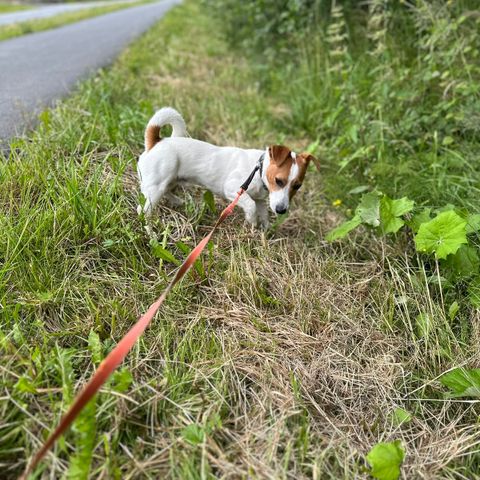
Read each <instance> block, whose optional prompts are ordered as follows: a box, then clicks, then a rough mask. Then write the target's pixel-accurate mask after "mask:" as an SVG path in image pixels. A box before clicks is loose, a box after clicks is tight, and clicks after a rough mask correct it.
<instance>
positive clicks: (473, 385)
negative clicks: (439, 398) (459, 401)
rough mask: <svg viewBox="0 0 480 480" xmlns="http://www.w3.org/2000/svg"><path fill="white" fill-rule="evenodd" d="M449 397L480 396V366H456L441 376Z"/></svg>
mask: <svg viewBox="0 0 480 480" xmlns="http://www.w3.org/2000/svg"><path fill="white" fill-rule="evenodd" d="M440 382H441V383H442V385H444V386H445V387H447V388H449V389H450V393H449V394H448V396H449V397H452V398H456V397H480V368H471V369H465V368H455V369H454V370H452V371H450V372H447V373H445V374H444V375H442V376H441V377H440Z"/></svg>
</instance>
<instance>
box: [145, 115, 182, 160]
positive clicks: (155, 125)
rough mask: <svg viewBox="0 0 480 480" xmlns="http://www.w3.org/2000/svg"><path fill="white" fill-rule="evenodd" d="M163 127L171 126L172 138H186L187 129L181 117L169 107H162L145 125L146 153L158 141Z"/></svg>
mask: <svg viewBox="0 0 480 480" xmlns="http://www.w3.org/2000/svg"><path fill="white" fill-rule="evenodd" d="M164 125H171V126H172V128H173V130H172V137H186V136H187V127H186V125H185V120H183V118H182V116H181V115H180V114H179V113H178V112H177V111H176V110H175V109H174V108H171V107H163V108H161V109H160V110H158V111H157V112H156V113H155V114H154V115H153V117H152V118H151V119H150V121H149V122H148V124H147V128H146V129H145V151H146V152H148V151H149V150H150V149H152V148H153V147H154V146H155V145H156V144H157V143H158V142H159V141H160V140H161V138H160V129H161V128H162V127H163V126H164Z"/></svg>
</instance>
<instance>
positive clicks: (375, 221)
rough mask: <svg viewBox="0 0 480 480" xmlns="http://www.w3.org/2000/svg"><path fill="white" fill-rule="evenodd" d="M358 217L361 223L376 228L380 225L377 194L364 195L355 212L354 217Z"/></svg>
mask: <svg viewBox="0 0 480 480" xmlns="http://www.w3.org/2000/svg"><path fill="white" fill-rule="evenodd" d="M357 215H358V216H359V217H360V218H361V219H362V222H363V223H366V224H368V225H372V227H378V226H379V225H380V197H379V195H378V193H376V192H372V193H366V194H365V195H363V196H362V199H361V201H360V204H359V205H358V207H357V209H356V210H355V217H356V216H357Z"/></svg>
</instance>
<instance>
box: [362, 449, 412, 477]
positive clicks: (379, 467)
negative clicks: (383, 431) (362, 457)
mask: <svg viewBox="0 0 480 480" xmlns="http://www.w3.org/2000/svg"><path fill="white" fill-rule="evenodd" d="M404 457H405V451H404V450H403V447H402V443H401V441H400V440H395V441H394V442H388V443H383V442H382V443H377V445H375V446H374V447H373V448H372V449H371V450H370V452H368V455H367V461H368V463H369V464H370V465H371V467H372V469H371V470H370V475H371V476H372V477H374V478H377V479H378V480H397V479H398V477H399V476H400V466H401V464H402V462H403V459H404Z"/></svg>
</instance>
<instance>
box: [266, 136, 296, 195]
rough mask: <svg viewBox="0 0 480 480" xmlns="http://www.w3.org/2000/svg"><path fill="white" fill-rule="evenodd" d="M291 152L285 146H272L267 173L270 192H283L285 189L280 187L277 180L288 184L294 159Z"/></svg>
mask: <svg viewBox="0 0 480 480" xmlns="http://www.w3.org/2000/svg"><path fill="white" fill-rule="evenodd" d="M291 153H292V152H291V150H290V149H289V148H288V147H285V146H284V145H272V146H271V147H269V148H268V154H269V156H270V164H269V165H268V168H267V171H266V172H265V174H266V176H267V181H268V187H269V190H270V191H275V190H281V189H282V188H283V187H279V186H278V185H277V183H276V181H275V179H277V178H278V179H279V180H281V181H283V182H284V183H285V185H286V184H287V181H288V175H289V174H290V169H291V168H292V165H293V158H292V155H291Z"/></svg>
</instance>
